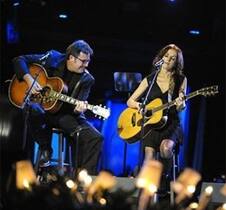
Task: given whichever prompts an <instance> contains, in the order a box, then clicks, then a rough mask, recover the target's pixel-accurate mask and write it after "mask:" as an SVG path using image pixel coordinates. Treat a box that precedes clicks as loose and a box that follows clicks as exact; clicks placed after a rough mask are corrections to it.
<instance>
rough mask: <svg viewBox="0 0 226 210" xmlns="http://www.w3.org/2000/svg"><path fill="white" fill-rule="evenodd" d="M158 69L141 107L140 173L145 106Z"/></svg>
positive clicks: (158, 67)
mask: <svg viewBox="0 0 226 210" xmlns="http://www.w3.org/2000/svg"><path fill="white" fill-rule="evenodd" d="M156 67H157V70H156V72H155V74H154V77H153V79H152V81H151V84H150V86H149V88H148V91H147V93H146V96H145V98H144V100H143V102H142V103H141V107H140V109H141V115H142V120H141V142H140V151H139V167H138V169H139V170H138V171H140V169H141V165H142V162H143V149H144V148H143V140H144V134H145V132H144V123H145V106H146V104H147V99H148V96H149V95H150V92H151V89H152V87H153V85H154V82H155V80H156V77H157V75H158V73H159V71H160V69H161V68H160V67H161V65H159V66H156Z"/></svg>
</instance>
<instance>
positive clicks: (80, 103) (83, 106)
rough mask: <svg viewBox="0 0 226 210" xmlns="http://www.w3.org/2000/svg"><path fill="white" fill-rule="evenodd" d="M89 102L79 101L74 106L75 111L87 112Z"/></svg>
mask: <svg viewBox="0 0 226 210" xmlns="http://www.w3.org/2000/svg"><path fill="white" fill-rule="evenodd" d="M87 106H88V102H87V101H77V102H76V106H75V108H74V112H85V111H86V110H87Z"/></svg>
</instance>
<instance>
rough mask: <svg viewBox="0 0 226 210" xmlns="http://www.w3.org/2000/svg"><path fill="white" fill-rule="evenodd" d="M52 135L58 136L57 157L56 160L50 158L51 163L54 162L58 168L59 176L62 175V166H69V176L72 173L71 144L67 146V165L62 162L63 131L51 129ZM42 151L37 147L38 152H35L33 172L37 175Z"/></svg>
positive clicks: (64, 138)
mask: <svg viewBox="0 0 226 210" xmlns="http://www.w3.org/2000/svg"><path fill="white" fill-rule="evenodd" d="M52 133H53V134H54V133H55V134H57V135H58V156H57V158H56V159H53V158H51V159H50V161H51V162H56V163H57V165H58V168H59V174H60V175H63V174H64V166H65V165H67V166H69V170H70V175H71V173H72V152H71V144H70V143H69V145H68V154H69V161H68V163H66V162H64V157H63V151H64V143H65V140H66V137H65V134H64V131H63V130H62V129H60V128H53V129H52ZM41 155H42V151H41V149H40V147H38V152H37V157H36V163H35V172H36V174H37V172H38V169H39V161H40V159H41Z"/></svg>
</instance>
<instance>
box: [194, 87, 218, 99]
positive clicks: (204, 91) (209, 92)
mask: <svg viewBox="0 0 226 210" xmlns="http://www.w3.org/2000/svg"><path fill="white" fill-rule="evenodd" d="M198 92H199V94H201V95H203V96H205V97H207V96H213V95H215V94H217V93H219V91H218V85H213V86H209V87H205V88H201V89H200V90H198Z"/></svg>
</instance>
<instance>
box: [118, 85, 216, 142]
mask: <svg viewBox="0 0 226 210" xmlns="http://www.w3.org/2000/svg"><path fill="white" fill-rule="evenodd" d="M217 93H218V86H217V85H213V86H209V87H205V88H201V89H199V90H196V91H194V92H191V93H190V94H188V95H186V96H184V100H185V101H186V100H188V99H190V98H193V97H195V96H198V95H203V96H205V97H206V96H211V95H215V94H217ZM175 105H176V99H175V100H173V101H170V102H168V103H165V104H163V103H162V100H161V99H160V98H156V99H154V100H153V101H151V102H150V103H149V104H148V105H146V110H147V112H146V114H145V116H144V126H143V127H144V129H143V130H144V133H142V134H143V136H141V131H142V121H143V120H142V118H143V116H142V115H141V114H140V113H139V112H138V110H137V109H132V108H127V109H125V110H124V111H123V112H122V113H121V115H120V116H119V119H118V134H119V136H120V137H121V138H122V139H123V140H125V141H127V142H128V143H133V142H136V141H138V140H139V139H141V138H142V137H145V136H146V135H147V134H148V133H149V132H151V130H152V129H159V128H162V127H163V126H164V125H165V124H166V121H167V117H166V116H163V110H164V109H169V108H170V107H171V106H175ZM149 112H151V115H149V116H148V114H149Z"/></svg>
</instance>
